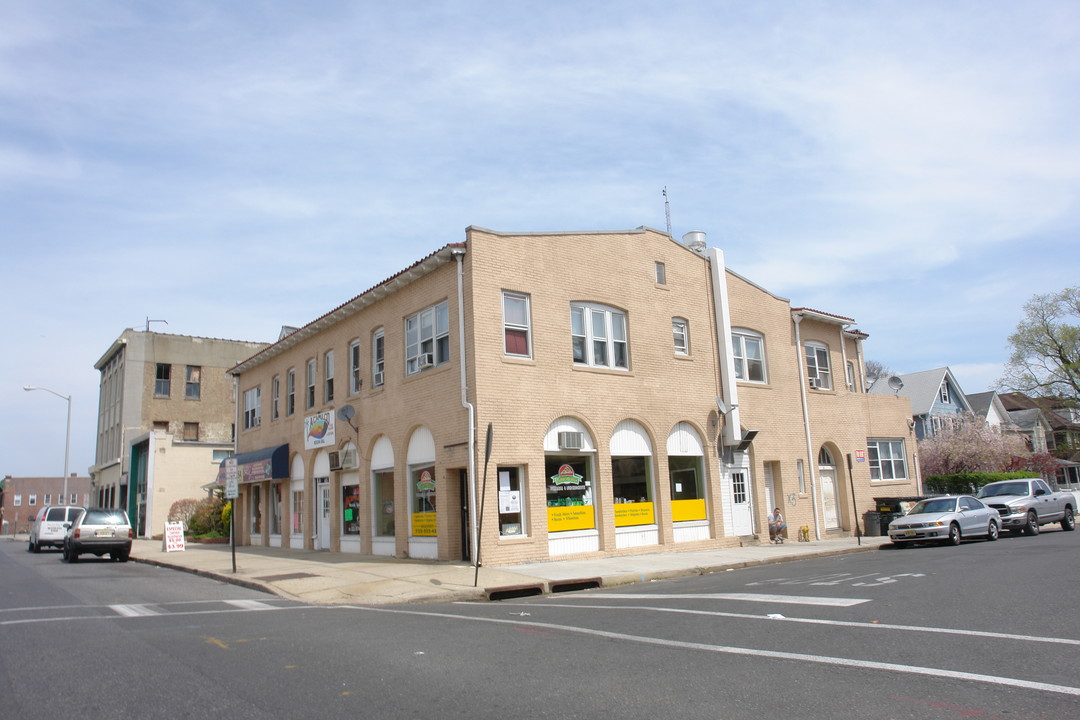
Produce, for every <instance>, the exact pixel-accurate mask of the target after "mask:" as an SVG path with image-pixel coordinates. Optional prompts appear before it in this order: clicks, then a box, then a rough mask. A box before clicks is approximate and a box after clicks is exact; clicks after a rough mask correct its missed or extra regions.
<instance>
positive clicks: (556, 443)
mask: <svg viewBox="0 0 1080 720" xmlns="http://www.w3.org/2000/svg"><path fill="white" fill-rule="evenodd" d="M544 452H545V457H544V478H545V483H546V486H547V488H546V495H547V521H548V532H549V533H558V532H567V531H571V530H594V529H595V528H596V508H595V505H594V503H595V493H594V488H593V485H594V478H593V458H594V457H595V455H596V446H595V444H594V442H593V439H592V435H591V434H590V433H589V431H588V430H587V429H586V428H585V426H584V425H583V424H581V423H580V422H579V421H577V420H574V419H573V418H559V419H558V420H556V421H555V422H554V423H552V424H551V426H550V427H549V428H548V431H547V434H546V435H545V437H544Z"/></svg>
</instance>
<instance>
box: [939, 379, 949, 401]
mask: <svg viewBox="0 0 1080 720" xmlns="http://www.w3.org/2000/svg"><path fill="white" fill-rule="evenodd" d="M938 399H939V400H941V402H942V403H943V404H945V405H948V404H949V383H947V382H944V381H942V383H941V391H940V392H939V393H938Z"/></svg>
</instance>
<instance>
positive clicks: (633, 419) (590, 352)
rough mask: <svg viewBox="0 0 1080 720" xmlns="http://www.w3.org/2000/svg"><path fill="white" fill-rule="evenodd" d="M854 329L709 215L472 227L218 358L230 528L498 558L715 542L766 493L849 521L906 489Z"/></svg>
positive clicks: (910, 481) (303, 542) (903, 418)
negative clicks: (730, 255)
mask: <svg viewBox="0 0 1080 720" xmlns="http://www.w3.org/2000/svg"><path fill="white" fill-rule="evenodd" d="M865 337H866V335H865V334H863V333H861V332H859V331H858V330H856V329H855V328H854V321H853V320H851V319H849V318H844V317H840V316H836V315H830V314H827V313H822V312H818V311H813V310H808V309H804V308H797V309H792V308H791V306H790V303H788V301H787V300H784V299H783V298H779V297H776V296H774V295H772V294H770V293H768V292H767V291H765V290H763V289H762V288H760V287H758V286H756V285H754V284H753V283H751V282H749V281H747V280H745V279H743V278H741V277H739V276H738V275H736V274H734V273H732V272H730V271H728V270H727V268H726V267H725V266H724V258H723V253H721V252H720V251H719V250H715V249H708V248H706V246H705V243H704V237H703V234H702V233H690V234H688V235H687V242H686V243H685V244H684V243H680V242H677V241H674V240H673V239H672V238H670V237H669V236H668V235H666V234H664V233H661V232H658V231H655V230H651V229H648V228H639V229H636V230H629V231H616V232H577V233H575V232H565V233H501V232H495V231H491V230H485V229H482V228H477V227H470V228H468V229H467V230H466V234H465V241H464V242H462V243H452V244H448V245H446V246H444V247H442V248H441V249H439V250H438V251H436V252H434V253H432V254H431V255H429V256H427V257H425V258H423V259H422V260H420V261H418V262H416V263H415V264H414V265H412V266H411V267H409V268H407V269H405V270H403V271H401V272H400V273H398V274H396V275H394V276H393V277H391V278H389V279H387V280H385V281H383V282H381V283H379V284H378V285H376V286H374V287H372V288H371V289H369V290H367V291H365V292H363V293H361V294H360V295H358V296H356V297H354V298H353V299H351V300H349V301H348V302H346V303H344V304H342V305H340V306H339V307H337V308H335V309H334V310H332V311H330V312H328V313H327V314H325V315H323V316H322V317H320V318H318V319H316V320H314V321H312V322H310V323H309V324H307V325H305V326H303V327H301V328H299V329H298V330H296V331H295V332H292V333H291V334H289V335H287V336H285V337H283V338H282V339H281V340H279V341H278V342H277V343H274V344H273V345H270V346H269V347H267V348H265V349H263V350H262V351H261V352H259V353H257V354H255V355H253V356H252V357H250V358H248V359H247V360H245V361H243V362H242V363H240V364H239V365H237V366H236V367H235V368H234V369H233V370H232V371H231V372H232V374H233V375H235V377H236V378H237V383H238V388H239V404H240V407H239V415H240V418H241V420H240V428H239V435H238V453H239V454H238V456H237V457H236V459H235V462H236V464H237V473H238V476H239V480H240V497H239V498H238V501H237V506H236V514H235V517H236V518H237V519H238V523H239V526H238V527H239V534H238V535H239V538H240V542H241V543H250V544H255V545H270V546H284V547H303V548H309V549H333V550H341V551H351V552H357V553H363V554H375V555H388V556H396V557H420V558H431V559H441V560H462V559H469V560H475V559H476V553H477V550H479V551H480V554H481V561H482V562H484V563H485V564H513V563H517V562H526V561H532V560H544V559H549V558H554V557H565V556H568V555H578V556H589V555H598V554H602V555H612V554H626V553H642V552H658V551H673V550H681V549H691V548H704V547H716V546H722V545H734V544H738V543H740V542H746V541H747V540H748V539H751V540H752V539H753V538H754V537H755V535H756V534H757V533H759V532H760V531H761V529H762V527H763V525H764V519H765V514H766V513H767V511H768V509H769V508H770V507H771V506H774V504H775V505H781V506H782V507H783V508H784V510H785V514H786V515H787V516H788V522H789V523H790V524H792V525H795V526H796V527H798V526H801V525H806V526H807V529H808V535H810V536H811V537H821V536H823V535H824V534H827V533H830V532H835V533H845V532H852V531H854V529H855V526H856V523H857V519H858V518H859V517H860V513H861V511H864V510H869V509H872V507H873V498H874V497H876V496H906V495H911V494H912V493H913V492H914V490H915V488H916V482H915V477H914V474H913V473H914V471H913V468H914V462H913V460H914V459H913V457H912V456H911V454H910V453H911V449H912V446H913V442H912V441H911V439H910V434H909V433H910V430H909V427H908V423H907V420H908V419H909V418H910V415H911V411H910V405H909V403H908V402H907V401H906V400H905V399H902V398H894V397H888V398H887V397H875V396H870V395H868V394H867V393H866V392H865V388H864V386H863V382H862V353H861V343H862V341H863V339H865ZM226 472H227V470H226V467H225V464H224V463H223V465H222V468H221V470H220V473H219V479H221V480H223V479H224V477H225V474H226Z"/></svg>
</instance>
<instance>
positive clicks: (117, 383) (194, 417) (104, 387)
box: [90, 328, 267, 537]
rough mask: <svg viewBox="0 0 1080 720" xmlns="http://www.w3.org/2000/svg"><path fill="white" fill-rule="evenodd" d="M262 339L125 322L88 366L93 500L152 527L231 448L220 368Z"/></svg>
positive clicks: (142, 529)
mask: <svg viewBox="0 0 1080 720" xmlns="http://www.w3.org/2000/svg"><path fill="white" fill-rule="evenodd" d="M266 345H267V344H266V343H256V342H246V341H240V340H222V339H217V338H202V337H192V336H188V335H171V334H167V333H157V332H150V331H145V332H144V331H140V330H133V329H130V328H129V329H127V330H125V331H124V332H123V333H122V334H121V335H120V337H118V338H117V339H116V340H115V341H114V342H113V343H112V345H111V346H110V347H109V349H108V350H107V351H106V352H105V354H104V355H102V356H101V359H100V360H98V362H97V363H96V364H95V365H94V368H95V369H96V370H98V371H99V373H100V375H101V382H100V387H99V392H98V425H97V444H96V455H95V459H94V465H93V466H92V467H91V468H90V476H91V478H92V479H93V493H92V495H93V503H94V504H96V505H100V506H102V507H117V508H123V509H125V510H127V511H128V514H129V516H130V517H131V522H132V526H133V527H135V528H136V532H137V533H138V535H139V536H140V537H153V536H160V535H161V534H162V533H163V531H164V524H165V520H166V519H167V517H168V514H169V508H170V507H172V504H173V503H174V502H176V501H177V500H183V499H185V498H200V497H205V496H206V491H205V490H203V489H202V486H203V485H206V484H208V483H211V482H213V481H214V479H215V478H216V477H217V469H218V464H219V463H220V462H221V461H222V459H224V458H225V457H228V456H230V455H232V454H233V447H234V446H233V442H234V435H235V432H234V430H235V427H234V426H235V423H236V400H235V388H234V387H233V379H232V377H231V376H229V375H227V374H226V371H228V370H229V369H230V368H232V367H234V366H235V365H236V363H238V362H239V361H240V360H243V359H244V358H247V357H250V356H251V355H252V353H255V352H258V351H259V350H261V349H262V348H264V347H266Z"/></svg>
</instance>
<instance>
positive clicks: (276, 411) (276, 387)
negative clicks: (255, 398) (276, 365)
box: [270, 375, 281, 420]
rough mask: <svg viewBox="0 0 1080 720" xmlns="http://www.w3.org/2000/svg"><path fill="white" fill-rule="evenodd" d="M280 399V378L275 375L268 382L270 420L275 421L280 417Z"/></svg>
mask: <svg viewBox="0 0 1080 720" xmlns="http://www.w3.org/2000/svg"><path fill="white" fill-rule="evenodd" d="M280 399H281V376H280V375H275V376H274V377H273V379H272V380H270V419H271V420H277V419H278V418H279V417H281V414H280V405H279V401H280Z"/></svg>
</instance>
